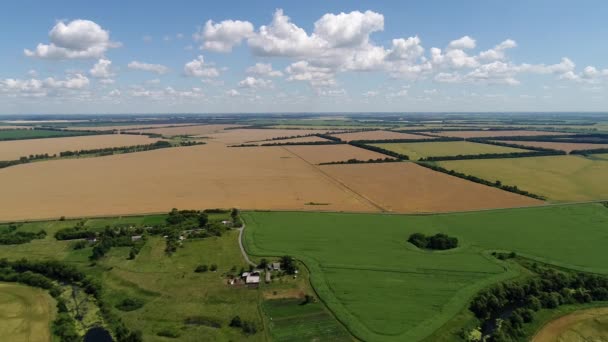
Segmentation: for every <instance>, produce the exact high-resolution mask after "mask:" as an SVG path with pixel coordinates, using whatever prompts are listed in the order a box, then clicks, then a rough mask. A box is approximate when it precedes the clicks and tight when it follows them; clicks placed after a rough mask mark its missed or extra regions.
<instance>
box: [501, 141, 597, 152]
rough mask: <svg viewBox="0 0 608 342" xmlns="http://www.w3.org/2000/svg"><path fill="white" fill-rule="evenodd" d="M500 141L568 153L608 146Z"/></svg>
mask: <svg viewBox="0 0 608 342" xmlns="http://www.w3.org/2000/svg"><path fill="white" fill-rule="evenodd" d="M499 142H505V143H509V144H517V145H522V146H533V147H543V148H551V149H554V150H561V151H566V152H568V153H570V152H572V151H574V150H592V149H596V148H608V144H580V143H569V142H550V141H507V140H500V141H499Z"/></svg>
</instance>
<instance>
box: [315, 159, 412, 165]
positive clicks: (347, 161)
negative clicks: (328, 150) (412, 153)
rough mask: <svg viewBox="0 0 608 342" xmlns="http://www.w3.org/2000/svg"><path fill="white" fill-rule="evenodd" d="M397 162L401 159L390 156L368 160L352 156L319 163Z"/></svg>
mask: <svg viewBox="0 0 608 342" xmlns="http://www.w3.org/2000/svg"><path fill="white" fill-rule="evenodd" d="M395 162H401V160H399V159H395V158H389V157H386V158H376V159H368V160H360V159H356V158H351V159H348V160H341V161H332V162H325V163H319V165H342V164H377V163H395Z"/></svg>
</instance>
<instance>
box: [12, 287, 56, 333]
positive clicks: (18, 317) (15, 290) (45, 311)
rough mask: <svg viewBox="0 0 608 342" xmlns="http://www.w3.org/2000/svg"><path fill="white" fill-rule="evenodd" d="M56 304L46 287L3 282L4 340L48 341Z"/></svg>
mask: <svg viewBox="0 0 608 342" xmlns="http://www.w3.org/2000/svg"><path fill="white" fill-rule="evenodd" d="M55 311H56V309H55V303H54V300H53V299H52V298H51V296H49V295H48V293H46V292H45V291H44V290H41V289H37V288H33V287H29V286H24V285H18V284H14V283H0V322H2V324H0V336H2V339H3V340H5V341H19V342H20V341H28V342H47V341H50V340H51V332H50V322H51V321H52V320H53V319H54V316H55Z"/></svg>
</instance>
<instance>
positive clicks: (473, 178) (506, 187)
mask: <svg viewBox="0 0 608 342" xmlns="http://www.w3.org/2000/svg"><path fill="white" fill-rule="evenodd" d="M418 165H420V166H424V167H426V168H428V169H431V170H433V171H437V172H443V173H445V174H448V175H450V176H454V177H458V178H462V179H466V180H468V181H471V182H475V183H479V184H483V185H487V186H493V187H495V188H499V189H501V190H505V191H509V192H513V193H516V194H520V195H524V196H528V197H532V198H536V199H539V200H545V197H543V196H541V195H537V194H534V193H531V192H528V191H525V190H521V189H519V188H518V187H517V185H505V184H502V182H501V181H499V180H497V181H495V182H490V181H488V180H485V179H483V178H479V177H477V176H473V175H467V174H466V173H462V172H458V171H455V170H448V169H445V168H443V167H441V166H438V165H432V164H428V163H418Z"/></svg>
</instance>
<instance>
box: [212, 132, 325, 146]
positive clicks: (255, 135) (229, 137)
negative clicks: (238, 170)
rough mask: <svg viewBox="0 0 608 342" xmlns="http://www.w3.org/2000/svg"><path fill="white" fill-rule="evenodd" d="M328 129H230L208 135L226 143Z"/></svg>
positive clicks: (246, 141)
mask: <svg viewBox="0 0 608 342" xmlns="http://www.w3.org/2000/svg"><path fill="white" fill-rule="evenodd" d="M325 132H327V131H326V130H311V129H254V128H251V129H229V130H225V131H223V132H217V133H215V134H210V135H207V136H208V137H209V138H210V139H214V140H215V141H218V142H221V143H224V144H228V145H231V144H243V143H249V142H262V141H266V140H270V139H272V138H279V137H295V136H302V135H309V134H323V133H325Z"/></svg>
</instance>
